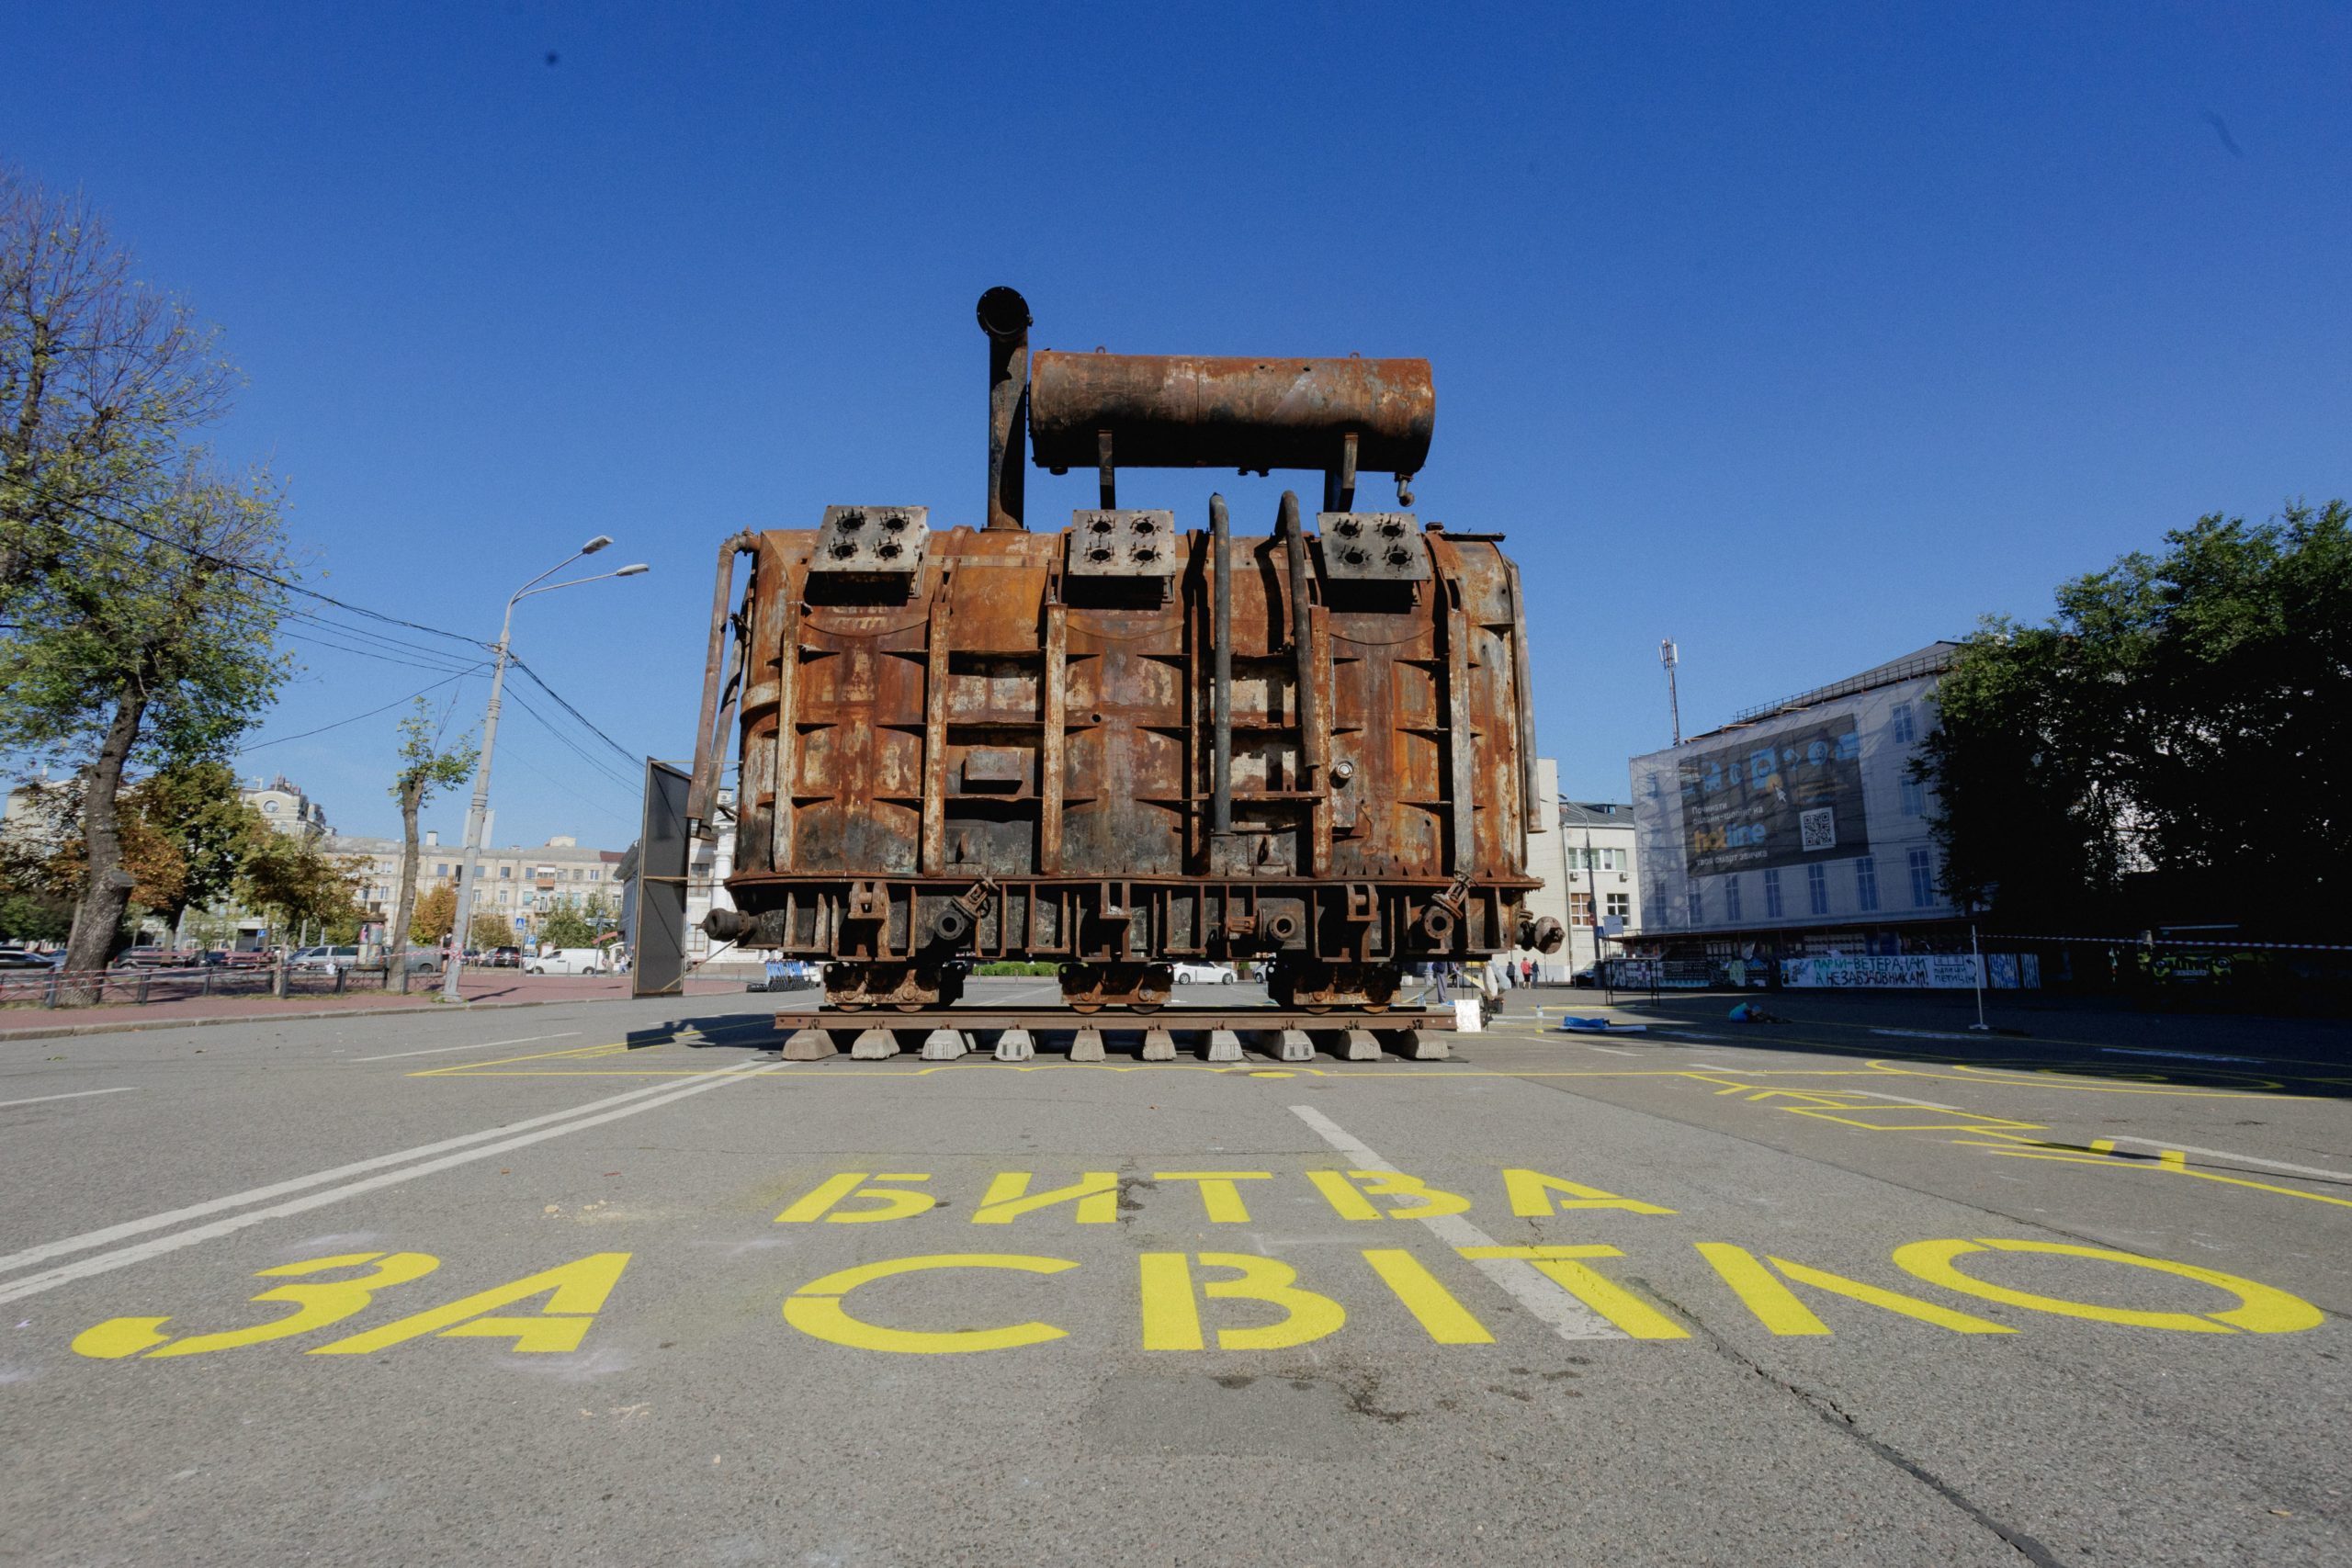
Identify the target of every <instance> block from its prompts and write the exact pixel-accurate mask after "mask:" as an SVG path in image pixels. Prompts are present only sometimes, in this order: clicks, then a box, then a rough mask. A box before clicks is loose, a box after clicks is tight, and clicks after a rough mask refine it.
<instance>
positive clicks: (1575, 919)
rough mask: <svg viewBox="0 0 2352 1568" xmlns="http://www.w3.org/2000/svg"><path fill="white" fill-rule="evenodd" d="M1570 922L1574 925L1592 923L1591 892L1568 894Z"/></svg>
mask: <svg viewBox="0 0 2352 1568" xmlns="http://www.w3.org/2000/svg"><path fill="white" fill-rule="evenodd" d="M1568 924H1570V925H1572V926H1589V925H1590V924H1592V895H1591V894H1589V893H1571V894H1569V895H1568Z"/></svg>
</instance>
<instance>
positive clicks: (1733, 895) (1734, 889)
mask: <svg viewBox="0 0 2352 1568" xmlns="http://www.w3.org/2000/svg"><path fill="white" fill-rule="evenodd" d="M1724 919H1726V920H1736V919H1739V874H1738V873H1737V872H1734V873H1733V874H1731V875H1729V876H1726V877H1724Z"/></svg>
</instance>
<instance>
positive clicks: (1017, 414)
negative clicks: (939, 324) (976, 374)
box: [973, 288, 1029, 529]
mask: <svg viewBox="0 0 2352 1568" xmlns="http://www.w3.org/2000/svg"><path fill="white" fill-rule="evenodd" d="M973 314H974V315H976V316H978V318H979V322H980V330H981V331H982V332H984V333H988V334H989V505H988V526H989V527H990V528H1016V529H1017V528H1023V527H1025V526H1026V525H1025V524H1024V523H1023V521H1022V515H1021V514H1022V502H1023V496H1022V481H1023V466H1022V461H1021V454H1020V452H1019V451H1017V450H1016V449H1015V445H1016V443H1018V442H1020V440H1021V438H1022V436H1021V425H1022V421H1023V417H1024V415H1025V414H1026V412H1027V411H1028V401H1029V301H1028V300H1026V299H1023V298H1022V297H1021V291H1020V290H1019V289H1016V288H991V289H989V291H988V292H987V293H985V294H983V295H981V296H980V302H979V304H978V306H976V307H975V308H974V310H973Z"/></svg>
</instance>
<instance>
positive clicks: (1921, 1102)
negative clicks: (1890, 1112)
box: [1826, 1089, 1969, 1116]
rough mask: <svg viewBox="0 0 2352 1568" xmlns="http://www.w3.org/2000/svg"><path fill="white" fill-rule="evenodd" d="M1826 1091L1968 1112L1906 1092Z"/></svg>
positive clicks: (1931, 1108)
mask: <svg viewBox="0 0 2352 1568" xmlns="http://www.w3.org/2000/svg"><path fill="white" fill-rule="evenodd" d="M1826 1092H1827V1093H1830V1094H1859V1095H1861V1096H1862V1097H1863V1098H1865V1099H1868V1100H1893V1101H1894V1103H1895V1104H1897V1105H1924V1106H1926V1107H1927V1108H1928V1110H1930V1111H1957V1112H1959V1114H1961V1115H1962V1116H1965V1115H1967V1114H1969V1112H1968V1111H1963V1110H1962V1109H1961V1108H1960V1107H1959V1106H1957V1105H1946V1104H1944V1103H1943V1102H1942V1101H1940V1100H1914V1099H1912V1098H1911V1097H1910V1096H1909V1095H1907V1094H1881V1093H1880V1092H1879V1091H1878V1090H1876V1089H1829V1090H1826Z"/></svg>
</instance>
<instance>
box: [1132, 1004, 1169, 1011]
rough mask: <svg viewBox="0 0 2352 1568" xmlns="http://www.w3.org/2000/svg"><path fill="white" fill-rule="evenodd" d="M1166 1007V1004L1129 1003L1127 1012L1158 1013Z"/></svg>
mask: <svg viewBox="0 0 2352 1568" xmlns="http://www.w3.org/2000/svg"><path fill="white" fill-rule="evenodd" d="M1167 1005H1168V1004H1167V1003H1166V1002H1129V1003H1128V1004H1127V1010H1128V1011H1129V1012H1158V1011H1159V1010H1160V1009H1161V1008H1163V1007H1166V1006H1167Z"/></svg>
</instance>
